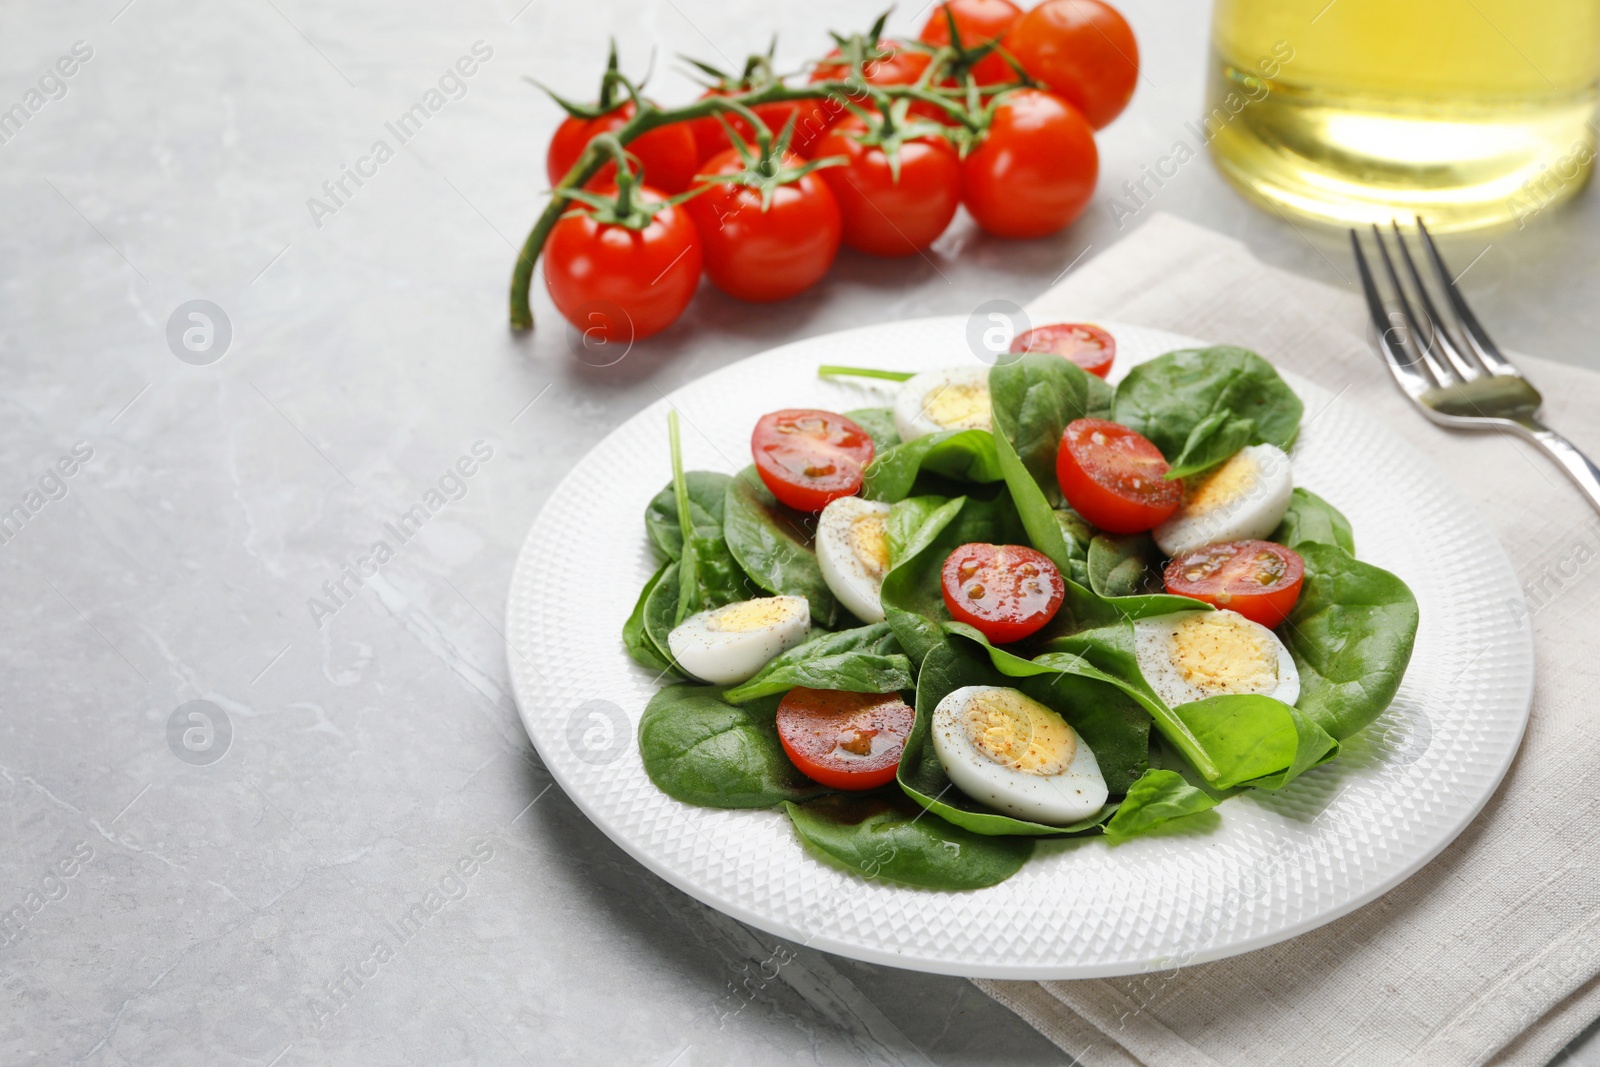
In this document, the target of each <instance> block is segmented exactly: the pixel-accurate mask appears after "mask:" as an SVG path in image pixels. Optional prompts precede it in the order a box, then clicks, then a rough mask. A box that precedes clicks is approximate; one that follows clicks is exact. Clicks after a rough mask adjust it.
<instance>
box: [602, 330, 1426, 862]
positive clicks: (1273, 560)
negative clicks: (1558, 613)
mask: <svg viewBox="0 0 1600 1067" xmlns="http://www.w3.org/2000/svg"><path fill="white" fill-rule="evenodd" d="M1012 348H1013V355H1012V356H1010V357H1007V360H1006V361H1003V362H1002V363H1001V364H1000V365H997V366H994V367H992V368H990V367H978V368H974V367H963V368H951V369H947V370H938V371H929V372H925V373H921V374H907V373H900V372H894V371H878V370H871V369H866V368H853V367H823V368H821V373H822V374H823V375H825V376H845V375H853V376H857V377H862V378H865V379H878V380H881V381H882V382H883V383H884V386H885V388H888V389H893V390H894V396H893V402H892V404H890V405H886V406H883V407H873V408H864V409H860V410H854V411H849V412H844V413H838V412H830V411H821V410H815V409H798V408H796V409H784V410H780V411H774V412H772V413H770V414H767V415H765V416H763V417H762V418H761V419H760V420H759V421H758V422H757V423H756V425H755V427H754V428H753V432H752V435H751V453H752V459H753V463H752V465H751V466H749V467H747V468H746V469H744V470H743V471H741V472H739V473H738V474H735V475H727V474H722V473H717V472H711V471H685V470H684V469H683V465H682V461H681V458H680V450H679V447H678V429H677V422H676V417H675V416H669V420H668V425H669V443H670V454H671V467H672V478H671V481H670V482H669V483H668V484H667V486H666V487H665V488H663V489H662V490H661V492H660V493H659V494H657V495H656V497H655V498H654V499H652V500H651V501H650V503H649V506H648V507H647V509H646V511H645V529H646V532H647V534H648V536H649V539H650V541H651V543H652V544H653V546H654V548H655V550H656V551H657V553H658V556H659V559H660V561H661V562H660V566H659V568H658V569H657V570H656V572H655V573H654V574H653V575H652V576H651V577H650V579H649V581H648V582H646V584H645V587H644V589H643V591H642V592H641V593H640V595H639V598H638V602H637V604H636V605H635V607H634V609H633V612H632V614H631V615H630V616H629V618H628V620H627V622H626V624H625V625H624V628H623V635H622V636H623V642H624V645H625V646H626V648H627V651H628V653H629V654H630V655H631V656H632V657H633V658H634V659H635V660H636V661H637V662H639V663H640V664H641V665H643V666H644V667H646V668H649V669H650V670H653V671H656V672H659V674H660V676H661V678H662V679H663V680H666V679H667V678H668V676H675V677H676V678H677V679H679V680H678V681H676V682H675V683H673V684H668V685H666V686H665V687H664V688H662V689H661V690H660V691H659V692H658V693H657V694H656V695H655V696H654V697H653V698H652V699H651V701H650V703H649V705H648V706H647V708H646V709H645V712H644V715H643V717H642V719H641V721H640V723H639V733H638V740H639V749H640V754H641V757H642V760H643V764H644V768H645V770H646V772H647V773H648V775H649V776H650V779H651V780H652V781H653V782H654V783H655V785H656V786H657V787H658V788H660V789H661V790H662V791H663V792H664V793H666V794H667V795H669V796H671V797H674V798H675V799H677V800H680V801H683V802H685V803H689V804H696V805H704V806H709V807H719V808H771V807H782V808H783V810H784V811H785V812H786V813H787V814H788V816H789V818H790V820H791V821H792V823H793V825H794V828H795V830H796V831H797V832H798V834H799V836H800V838H801V839H802V840H803V841H804V842H805V843H806V844H807V845H808V846H810V847H811V848H812V849H813V850H814V851H815V852H816V853H819V854H821V855H823V856H825V857H827V858H828V859H829V860H831V861H832V862H834V863H836V864H841V865H843V866H845V867H847V868H850V869H852V870H854V871H857V872H859V873H860V874H862V875H863V876H865V877H869V878H876V877H882V878H887V879H890V880H893V881H898V882H902V883H907V884H911V885H917V886H924V887H930V888H938V889H953V890H959V889H975V888H981V887H984V886H989V885H994V884H996V883H998V882H1000V881H1003V880H1004V879H1006V878H1008V877H1010V876H1011V875H1012V874H1014V873H1015V872H1016V871H1017V870H1018V869H1020V868H1021V866H1022V865H1023V863H1025V862H1026V861H1027V859H1028V858H1029V856H1030V855H1031V854H1032V851H1033V848H1034V845H1035V842H1036V840H1037V839H1038V838H1040V837H1055V836H1064V835H1099V836H1102V837H1104V838H1105V839H1106V841H1107V842H1109V843H1111V844H1115V843H1117V842H1119V841H1122V840H1126V839H1128V838H1132V837H1135V836H1138V835H1141V834H1146V833H1150V832H1152V831H1154V830H1156V829H1157V828H1160V827H1163V826H1166V825H1168V824H1171V823H1174V822H1175V821H1179V820H1184V819H1190V818H1192V817H1193V816H1195V815H1197V814H1199V813H1201V812H1205V811H1208V810H1210V809H1212V808H1214V807H1215V806H1216V805H1217V804H1218V803H1220V802H1221V801H1223V800H1225V799H1227V798H1229V797H1231V796H1234V795H1237V794H1238V793H1240V792H1242V791H1244V790H1248V789H1267V790H1276V789H1282V788H1284V787H1285V786H1287V785H1288V784H1289V783H1291V782H1292V781H1294V780H1295V779H1296V778H1297V777H1299V776H1300V775H1301V774H1303V773H1305V772H1306V771H1308V770H1310V769H1311V768H1313V767H1315V766H1318V765H1319V764H1322V763H1325V762H1327V761H1329V760H1331V759H1334V758H1336V757H1337V756H1338V754H1339V748H1340V742H1341V741H1343V740H1344V739H1346V738H1348V737H1350V736H1351V735H1352V734H1354V733H1356V732H1357V731H1359V730H1361V729H1363V728H1364V727H1366V726H1367V725H1368V724H1370V723H1371V722H1372V721H1373V720H1374V719H1376V718H1377V717H1378V716H1379V715H1380V714H1381V713H1382V712H1383V710H1384V709H1385V708H1386V707H1387V706H1388V704H1389V702H1390V700H1391V699H1393V697H1394V694H1395V691H1396V690H1397V688H1398V687H1399V684H1400V680H1401V677H1402V675H1403V674H1404V672H1405V669H1406V665H1407V663H1408V662H1409V660H1410V657H1411V650H1412V644H1413V642H1414V640H1415V637H1416V629H1417V603H1416V599H1415V598H1414V597H1413V596H1412V594H1411V591H1410V590H1409V589H1408V588H1407V587H1406V585H1405V583H1404V582H1403V581H1401V580H1400V579H1399V578H1398V577H1396V576H1395V575H1393V574H1390V573H1389V572H1387V571H1384V570H1381V569H1380V568H1378V567H1375V566H1373V565H1371V564H1369V563H1365V562H1363V561H1361V560H1359V559H1357V558H1356V555H1355V542H1354V538H1353V534H1352V531H1351V527H1350V523H1349V522H1348V521H1347V520H1346V519H1345V517H1344V516H1343V515H1342V514H1340V512H1339V511H1338V510H1337V509H1336V508H1335V507H1334V506H1333V505H1331V504H1329V503H1328V502H1327V501H1324V500H1323V499H1321V498H1320V497H1318V496H1317V495H1316V494H1314V493H1311V492H1309V491H1308V490H1306V489H1303V488H1299V487H1296V486H1295V485H1294V474H1293V461H1292V459H1291V457H1290V455H1289V450H1290V449H1291V448H1292V446H1293V443H1294V440H1295V436H1296V434H1297V432H1298V430H1299V427H1300V422H1301V417H1302V414H1303V410H1302V405H1301V402H1300V400H1299V398H1298V397H1296V396H1295V394H1294V392H1293V391H1292V390H1291V389H1290V388H1289V387H1288V386H1287V385H1286V384H1285V383H1284V381H1283V379H1282V378H1280V377H1279V375H1278V373H1277V371H1276V370H1274V369H1273V367H1272V366H1271V364H1269V363H1268V362H1267V361H1266V360H1264V359H1262V358H1261V357H1260V356H1258V355H1256V354H1255V353H1253V352H1249V351H1246V350H1244V349H1241V348H1236V347H1231V346H1225V345H1224V346H1214V347H1210V348H1201V349H1187V350H1182V351H1176V352H1169V353H1167V354H1165V355H1163V356H1160V357H1158V358H1156V359H1152V360H1150V361H1148V362H1146V363H1142V364H1140V365H1138V366H1136V367H1133V368H1132V369H1131V370H1130V371H1129V372H1128V374H1127V375H1126V376H1125V377H1124V378H1123V380H1122V381H1121V383H1120V384H1119V385H1117V386H1116V387H1113V386H1111V385H1110V384H1109V383H1108V382H1107V381H1106V380H1105V375H1106V374H1107V372H1108V371H1109V369H1110V367H1111V365H1112V361H1113V359H1114V356H1115V341H1114V339H1113V338H1112V337H1111V336H1110V335H1109V334H1107V333H1105V331H1103V330H1100V329H1099V328H1097V327H1092V326H1083V325H1078V324H1062V325H1059V326H1051V327H1043V328H1041V329H1038V330H1033V331H1030V332H1029V333H1027V334H1023V335H1020V336H1019V337H1018V338H1017V340H1016V342H1015V343H1014V344H1013V346H1012Z"/></svg>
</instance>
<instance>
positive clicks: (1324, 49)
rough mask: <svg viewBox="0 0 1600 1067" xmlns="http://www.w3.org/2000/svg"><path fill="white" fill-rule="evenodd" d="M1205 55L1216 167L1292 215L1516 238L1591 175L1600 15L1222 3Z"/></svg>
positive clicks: (1455, 0)
mask: <svg viewBox="0 0 1600 1067" xmlns="http://www.w3.org/2000/svg"><path fill="white" fill-rule="evenodd" d="M1212 49H1213V52H1214V55H1213V56H1212V71H1211V78H1210V86H1209V90H1208V93H1207V100H1206V107H1207V114H1206V116H1205V119H1204V129H1205V133H1206V137H1207V139H1208V140H1209V142H1210V145H1211V149H1212V152H1213V156H1214V158H1215V160H1216V162H1217V165H1218V166H1219V167H1220V169H1221V170H1222V173H1223V174H1224V175H1225V176H1226V177H1227V178H1228V180H1229V181H1231V182H1232V183H1233V184H1234V185H1236V186H1237V187H1238V188H1239V189H1240V190H1242V191H1243V192H1244V193H1245V194H1246V195H1247V196H1249V197H1251V198H1252V199H1255V200H1257V201H1260V202H1264V203H1265V204H1266V205H1267V206H1269V207H1273V208H1276V209H1278V210H1280V211H1283V212H1285V213H1291V214H1294V215H1297V216H1303V217H1309V218H1312V219H1317V220H1321V221H1324V222H1328V223H1333V224H1336V225H1355V224H1360V223H1367V222H1387V221H1388V220H1389V219H1391V218H1400V219H1409V218H1411V217H1412V216H1421V217H1422V218H1423V219H1424V220H1426V221H1427V222H1428V224H1429V226H1430V227H1431V228H1434V229H1436V230H1464V229H1473V228H1477V227H1482V226H1492V225H1497V224H1502V223H1514V224H1516V225H1518V226H1520V225H1524V224H1526V222H1527V220H1528V219H1530V218H1532V217H1533V216H1534V215H1537V214H1540V213H1541V212H1546V211H1549V210H1550V209H1552V208H1553V207H1554V206H1555V205H1556V204H1558V203H1559V202H1561V201H1563V200H1565V199H1567V198H1568V197H1570V196H1572V195H1573V194H1574V193H1576V192H1577V191H1578V190H1579V189H1580V188H1581V187H1582V186H1583V183H1584V182H1585V181H1587V180H1588V177H1589V174H1590V171H1591V169H1592V166H1593V162H1594V157H1595V142H1596V119H1595V104H1596V101H1597V99H1600V0H1331V2H1330V0H1216V7H1215V10H1214V22H1213V25H1212Z"/></svg>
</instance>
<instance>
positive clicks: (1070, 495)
mask: <svg viewBox="0 0 1600 1067" xmlns="http://www.w3.org/2000/svg"><path fill="white" fill-rule="evenodd" d="M1167 470H1168V467H1167V461H1166V459H1164V458H1163V457H1162V455H1161V450H1160V449H1159V448H1157V447H1156V446H1155V445H1154V444H1152V443H1151V442H1150V440H1149V439H1148V438H1146V437H1145V436H1143V435H1142V434H1140V433H1137V432H1136V431H1134V430H1130V429H1129V428H1128V427H1126V426H1123V425H1121V424H1119V423H1115V422H1107V421H1106V420H1105V419H1074V420H1073V421H1072V422H1069V423H1067V428H1066V429H1065V430H1063V431H1062V433H1061V447H1060V448H1058V449H1057V450H1056V479H1057V480H1058V481H1059V482H1060V483H1061V495H1062V496H1065V497H1066V498H1067V503H1068V504H1071V505H1072V508H1073V510H1074V511H1076V512H1077V513H1078V514H1079V515H1082V516H1083V517H1084V518H1085V519H1087V520H1088V521H1089V522H1090V523H1091V524H1093V525H1095V526H1098V527H1099V528H1100V529H1102V530H1105V531H1107V532H1109V533H1138V532H1139V531H1141V530H1149V529H1151V528H1153V527H1155V526H1157V525H1159V524H1160V523H1161V522H1162V521H1163V520H1165V519H1166V518H1167V517H1168V516H1170V515H1171V514H1172V513H1173V512H1174V511H1177V510H1178V505H1180V504H1182V503H1183V482H1182V481H1179V480H1177V479H1174V480H1173V481H1170V482H1169V481H1167V480H1166V477H1167Z"/></svg>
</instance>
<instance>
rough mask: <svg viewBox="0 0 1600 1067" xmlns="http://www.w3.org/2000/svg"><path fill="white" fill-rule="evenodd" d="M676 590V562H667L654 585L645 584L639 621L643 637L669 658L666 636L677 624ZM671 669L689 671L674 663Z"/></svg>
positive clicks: (679, 671) (681, 672) (669, 648)
mask: <svg viewBox="0 0 1600 1067" xmlns="http://www.w3.org/2000/svg"><path fill="white" fill-rule="evenodd" d="M678 591H679V590H678V564H676V563H668V564H667V565H666V566H665V567H664V568H663V569H662V571H661V578H660V580H659V581H657V582H656V583H655V585H654V586H646V588H645V592H644V616H643V618H642V619H641V622H642V623H643V625H644V633H645V637H647V638H649V640H650V643H651V644H652V645H654V646H655V648H656V651H657V652H658V653H660V654H661V655H662V656H664V657H666V658H667V659H669V660H670V659H671V658H672V648H671V646H670V645H668V644H667V636H668V635H669V634H671V633H672V628H673V627H674V626H676V625H677V624H678ZM673 669H674V670H677V671H678V673H679V674H684V675H687V674H688V673H689V672H688V671H685V670H682V669H681V668H679V667H678V666H677V664H676V663H674V664H673Z"/></svg>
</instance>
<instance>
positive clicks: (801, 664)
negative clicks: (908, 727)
mask: <svg viewBox="0 0 1600 1067" xmlns="http://www.w3.org/2000/svg"><path fill="white" fill-rule="evenodd" d="M913 684H914V683H913V681H912V679H911V661H910V660H909V659H907V658H906V655H905V653H903V652H901V651H900V642H899V641H897V640H895V636H894V631H893V630H892V629H891V628H890V627H889V624H888V623H886V622H879V623H873V624H872V625H871V626H862V627H860V628H858V629H855V630H840V631H839V632H838V633H832V634H823V635H821V636H819V637H813V638H812V639H811V640H809V641H807V642H805V643H804V644H801V645H796V646H795V647H794V648H791V649H789V651H787V652H785V653H783V654H782V655H780V656H778V657H777V658H776V659H774V660H773V661H772V662H770V663H768V664H767V665H766V666H765V667H763V668H761V670H760V671H759V672H758V673H757V674H756V676H755V677H754V678H751V679H750V680H749V681H747V682H743V683H741V684H740V685H738V686H736V687H734V688H732V689H729V690H728V691H727V692H726V693H725V694H723V697H724V699H726V700H728V701H729V702H730V703H734V704H742V703H744V702H745V701H747V700H754V699H756V698H757V697H764V696H771V695H773V694H775V693H787V692H788V691H789V690H790V689H793V688H794V687H795V686H797V685H803V686H805V687H806V688H808V689H841V690H844V691H846V692H850V693H894V692H898V691H899V690H902V689H910V688H911V687H912V685H913Z"/></svg>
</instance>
